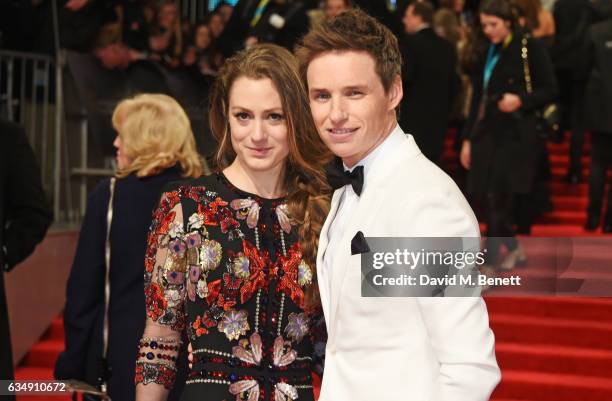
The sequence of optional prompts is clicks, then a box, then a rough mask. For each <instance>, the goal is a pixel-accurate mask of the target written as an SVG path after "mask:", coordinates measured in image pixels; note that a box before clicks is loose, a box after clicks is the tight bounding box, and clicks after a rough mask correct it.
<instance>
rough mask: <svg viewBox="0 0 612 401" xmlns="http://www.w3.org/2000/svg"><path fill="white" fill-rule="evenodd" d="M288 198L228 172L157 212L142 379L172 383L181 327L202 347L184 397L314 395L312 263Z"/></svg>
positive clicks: (154, 390) (154, 387) (177, 193)
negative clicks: (255, 190)
mask: <svg viewBox="0 0 612 401" xmlns="http://www.w3.org/2000/svg"><path fill="white" fill-rule="evenodd" d="M283 201H284V200H283V199H274V200H269V199H262V198H260V197H258V196H256V195H253V194H249V193H246V192H243V191H240V190H238V189H237V188H235V187H233V186H232V185H231V183H229V181H227V179H226V178H225V177H224V176H223V175H222V174H217V175H212V176H208V177H203V178H200V179H198V180H195V181H189V182H188V183H185V184H184V185H183V184H176V185H174V186H173V187H172V188H169V189H168V190H167V191H166V192H165V193H164V195H163V197H162V200H161V202H160V205H159V207H158V209H157V210H156V211H155V216H154V220H153V223H152V226H151V230H150V233H149V240H148V248H147V254H146V259H145V269H146V272H145V294H146V305H147V324H146V329H145V333H144V336H143V338H142V340H141V342H140V349H139V354H138V360H137V362H136V382H137V383H143V384H145V386H144V388H143V391H144V392H146V393H147V395H148V396H149V395H150V396H151V398H147V399H155V397H154V396H155V395H156V394H157V395H159V394H162V393H163V392H162V391H160V390H162V389H163V388H162V386H163V387H165V388H166V389H167V388H170V387H171V386H172V385H173V381H174V376H175V371H176V368H175V362H176V355H177V352H178V348H179V342H180V338H181V333H182V332H183V331H184V330H186V332H187V337H188V339H189V341H190V342H191V343H192V345H193V349H194V359H195V360H194V366H193V369H192V371H191V373H190V374H189V377H188V380H187V384H186V386H185V391H184V393H183V398H182V399H183V400H196V399H197V400H207V401H209V400H210V401H221V400H227V401H231V400H249V401H256V400H262V401H263V400H270V401H285V400H296V399H299V400H313V393H312V378H311V374H310V371H311V367H312V355H313V342H312V339H311V336H310V328H309V326H310V320H311V316H310V315H309V314H308V313H306V311H305V305H304V292H305V291H306V289H307V288H308V287H309V286H310V285H313V284H312V268H313V267H311V266H308V265H307V264H306V263H305V262H304V261H302V259H301V250H300V244H299V241H298V238H297V227H295V226H292V224H291V220H290V218H289V216H288V212H287V206H286V205H285V203H284V202H283Z"/></svg>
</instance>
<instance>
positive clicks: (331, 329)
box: [298, 10, 500, 401]
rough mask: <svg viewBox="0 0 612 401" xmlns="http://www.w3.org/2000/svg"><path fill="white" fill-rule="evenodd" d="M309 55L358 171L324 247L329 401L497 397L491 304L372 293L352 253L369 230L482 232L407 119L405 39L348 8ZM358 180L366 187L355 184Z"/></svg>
mask: <svg viewBox="0 0 612 401" xmlns="http://www.w3.org/2000/svg"><path fill="white" fill-rule="evenodd" d="M298 57H299V59H300V63H301V66H302V74H303V78H304V79H306V82H307V84H308V91H309V97H310V103H311V110H312V114H313V117H314V120H315V123H316V125H317V127H318V130H319V133H320V135H321V137H322V139H323V141H324V142H325V143H326V144H327V145H328V146H329V148H330V149H331V151H332V152H333V153H334V154H336V156H339V157H340V158H341V159H342V162H343V164H344V168H345V170H347V171H348V172H351V173H353V175H352V176H351V177H347V182H349V181H350V182H351V184H350V185H345V186H342V187H340V188H338V189H337V190H336V191H335V192H334V194H333V198H332V205H331V212H330V213H329V216H328V217H327V220H326V222H325V225H324V226H323V229H322V232H321V237H320V240H319V251H318V260H317V274H318V281H319V289H320V293H321V301H322V306H323V311H324V314H325V320H326V323H327V330H328V337H329V338H328V343H327V349H326V361H325V371H324V375H323V383H322V388H321V395H320V399H319V400H320V401H360V400H363V401H378V400H381V401H382V400H385V401H485V400H488V399H489V397H490V395H491V392H492V391H493V389H494V388H495V386H496V385H497V383H498V382H499V380H500V371H499V368H498V366H497V362H496V360H495V354H494V338H493V333H492V331H491V330H490V328H489V321H488V315H487V310H486V306H485V304H484V302H483V300H482V298H480V297H464V298H365V297H361V269H360V255H351V240H352V239H353V238H354V237H355V235H356V233H358V232H359V231H361V232H362V233H363V234H364V235H365V236H366V237H478V236H479V235H480V233H479V228H478V222H477V221H476V219H475V217H474V214H473V212H472V210H471V209H470V206H469V205H468V203H467V202H466V200H465V198H464V197H463V195H462V194H461V192H460V191H459V189H458V188H457V187H456V185H455V184H454V183H453V181H452V180H451V179H450V178H449V177H448V176H447V175H446V174H444V173H443V172H442V171H441V170H440V169H438V168H437V167H436V166H435V165H434V164H433V163H432V162H430V161H429V160H428V159H426V158H425V157H424V156H423V155H422V154H421V152H420V151H419V149H418V147H417V145H416V143H415V141H414V139H413V138H412V136H410V135H407V134H405V133H404V132H403V131H402V129H401V128H400V127H399V126H398V124H397V117H396V111H395V110H396V108H397V106H398V104H399V103H400V100H401V98H402V86H401V78H400V75H401V57H400V52H399V49H398V45H397V40H396V39H395V37H394V36H393V35H392V33H391V32H390V31H389V30H388V29H387V28H385V27H384V26H382V25H381V24H379V23H378V22H377V21H376V20H374V19H373V18H371V17H369V16H367V15H366V14H364V13H363V12H361V11H358V10H354V11H348V12H346V13H344V14H341V15H340V16H338V17H336V18H334V19H331V20H329V21H326V22H324V23H322V24H321V25H320V26H318V27H315V28H313V30H311V32H310V33H309V34H308V35H307V36H306V37H305V38H304V42H303V45H302V47H301V48H300V49H299V50H298ZM357 173H359V174H357ZM357 175H362V178H363V186H362V187H360V184H354V183H353V182H354V181H352V179H353V178H355V176H357ZM347 176H348V173H347Z"/></svg>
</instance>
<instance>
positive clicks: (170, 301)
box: [135, 191, 189, 401]
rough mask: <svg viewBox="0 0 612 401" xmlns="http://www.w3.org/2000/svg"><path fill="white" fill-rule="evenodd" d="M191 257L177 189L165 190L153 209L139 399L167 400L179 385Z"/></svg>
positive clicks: (139, 359)
mask: <svg viewBox="0 0 612 401" xmlns="http://www.w3.org/2000/svg"><path fill="white" fill-rule="evenodd" d="M188 257H189V251H188V249H187V244H186V238H185V234H184V228H183V212H182V207H181V204H180V198H179V195H178V192H177V191H170V192H166V193H164V195H163V196H162V199H161V201H160V204H159V206H158V208H157V209H156V210H155V212H154V217H153V222H152V225H151V228H150V231H149V237H148V242H147V251H146V255H145V289H144V290H145V299H146V313H147V320H146V326H145V330H144V334H143V337H142V339H141V340H140V346H139V350H138V357H137V360H136V377H135V382H136V399H137V400H147V401H154V400H165V399H166V398H167V395H168V393H169V390H170V389H171V388H172V386H173V385H174V380H175V377H176V359H177V355H178V350H179V347H180V340H181V332H182V331H183V330H184V328H185V294H186V285H185V272H186V266H187V259H188Z"/></svg>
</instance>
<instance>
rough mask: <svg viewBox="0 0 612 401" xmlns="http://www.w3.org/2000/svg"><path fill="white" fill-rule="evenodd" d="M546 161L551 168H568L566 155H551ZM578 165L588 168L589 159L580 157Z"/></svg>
mask: <svg viewBox="0 0 612 401" xmlns="http://www.w3.org/2000/svg"><path fill="white" fill-rule="evenodd" d="M548 159H549V160H550V165H551V167H564V168H566V169H567V168H568V167H569V162H570V160H569V157H568V155H559V154H554V155H552V154H551V155H549V157H548ZM580 164H581V165H582V167H583V168H587V167H589V165H590V164H591V158H590V157H589V156H582V157H581V158H580Z"/></svg>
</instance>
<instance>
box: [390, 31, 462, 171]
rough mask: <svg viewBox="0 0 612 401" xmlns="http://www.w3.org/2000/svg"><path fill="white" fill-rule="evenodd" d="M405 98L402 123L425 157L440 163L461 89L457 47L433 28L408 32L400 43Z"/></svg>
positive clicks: (401, 114) (402, 105)
mask: <svg viewBox="0 0 612 401" xmlns="http://www.w3.org/2000/svg"><path fill="white" fill-rule="evenodd" d="M401 52H402V58H403V71H402V81H403V86H404V97H403V99H402V103H401V108H400V126H401V127H402V128H403V130H404V131H405V132H407V133H409V134H412V135H413V136H414V138H415V140H416V143H417V145H418V146H419V148H420V149H421V151H422V152H423V154H424V155H425V156H427V157H428V158H429V159H431V160H433V161H434V162H437V161H438V159H439V157H440V155H441V154H442V148H443V142H444V136H445V133H446V130H447V125H448V119H449V114H450V112H451V107H452V104H453V100H454V98H455V96H457V93H458V92H459V87H460V81H459V76H458V74H457V54H456V51H455V48H454V46H453V45H452V44H451V43H450V42H449V41H447V40H445V39H443V38H441V37H439V36H438V35H437V34H436V33H435V32H434V31H433V29H431V28H425V29H423V30H421V31H419V32H417V33H415V34H413V35H407V36H406V37H405V38H404V40H403V41H402V44H401Z"/></svg>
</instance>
